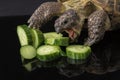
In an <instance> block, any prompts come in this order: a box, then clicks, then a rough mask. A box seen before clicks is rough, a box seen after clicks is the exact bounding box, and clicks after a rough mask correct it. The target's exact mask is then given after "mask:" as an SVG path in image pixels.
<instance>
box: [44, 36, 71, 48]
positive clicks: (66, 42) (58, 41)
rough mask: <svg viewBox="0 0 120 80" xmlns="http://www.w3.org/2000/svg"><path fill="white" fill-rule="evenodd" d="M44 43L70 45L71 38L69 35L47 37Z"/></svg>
mask: <svg viewBox="0 0 120 80" xmlns="http://www.w3.org/2000/svg"><path fill="white" fill-rule="evenodd" d="M44 43H45V44H46V45H56V46H68V45H69V38H68V37H61V38H47V39H45V41H44Z"/></svg>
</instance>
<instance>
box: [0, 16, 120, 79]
mask: <svg viewBox="0 0 120 80" xmlns="http://www.w3.org/2000/svg"><path fill="white" fill-rule="evenodd" d="M28 18H29V16H16V17H15V16H14V17H2V18H0V24H1V32H2V34H1V40H2V42H3V44H4V43H5V44H4V45H2V47H3V48H2V49H3V51H4V53H3V54H2V53H1V54H2V55H1V57H2V58H1V59H2V64H1V65H2V68H1V69H2V74H3V76H2V77H4V79H3V80H6V79H7V78H9V79H12V80H68V79H69V80H120V70H118V69H120V47H119V45H120V30H116V31H112V32H107V33H106V34H105V37H104V39H103V40H102V41H100V42H99V43H98V44H96V45H93V46H92V51H93V53H94V54H93V56H92V57H91V59H90V60H89V61H90V62H89V66H87V67H86V68H84V69H85V71H83V69H82V68H83V67H81V65H79V66H78V65H74V64H73V65H71V64H68V63H67V62H66V60H64V59H63V63H60V64H63V65H59V66H52V67H51V64H44V65H45V66H44V67H41V66H39V65H38V67H40V68H37V69H35V70H33V71H32V72H27V70H26V69H25V68H24V67H23V66H22V62H21V57H20V54H19V48H20V45H19V40H18V37H17V34H16V26H17V25H19V24H26V22H27V20H28ZM53 23H54V20H53V21H50V22H48V23H47V24H46V25H44V26H43V28H42V31H43V32H46V31H51V30H52V31H53V30H54V29H53V27H52V26H53ZM48 27H49V29H47V28H48ZM82 35H83V36H84V32H83V33H82ZM80 39H81V40H82V39H83V38H82V37H81V38H80ZM2 42H1V43H2ZM94 55H95V57H94ZM96 61H97V62H96ZM61 62H62V61H61ZM52 65H53V64H52ZM54 65H55V64H54ZM46 66H49V67H46ZM82 66H83V65H82ZM106 72H107V73H106ZM102 73H105V74H102ZM66 74H67V75H66ZM69 76H71V77H69Z"/></svg>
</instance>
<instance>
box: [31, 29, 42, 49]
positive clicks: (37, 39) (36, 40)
mask: <svg viewBox="0 0 120 80" xmlns="http://www.w3.org/2000/svg"><path fill="white" fill-rule="evenodd" d="M31 34H32V39H33V46H34V47H35V48H37V47H38V46H40V45H41V44H42V43H43V41H44V36H43V33H42V32H41V31H40V30H38V29H31Z"/></svg>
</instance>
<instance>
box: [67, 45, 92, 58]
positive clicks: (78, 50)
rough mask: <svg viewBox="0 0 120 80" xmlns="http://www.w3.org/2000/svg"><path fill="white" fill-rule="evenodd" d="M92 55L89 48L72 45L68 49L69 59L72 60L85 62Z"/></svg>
mask: <svg viewBox="0 0 120 80" xmlns="http://www.w3.org/2000/svg"><path fill="white" fill-rule="evenodd" d="M90 53H91V48H90V47H89V46H83V45H70V46H68V47H67V48H66V54H67V57H68V58H70V59H80V60H85V59H87V57H88V56H89V55H90Z"/></svg>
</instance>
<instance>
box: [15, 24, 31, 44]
mask: <svg viewBox="0 0 120 80" xmlns="http://www.w3.org/2000/svg"><path fill="white" fill-rule="evenodd" d="M17 34H18V38H19V41H20V44H21V46H24V45H32V43H33V41H32V35H31V32H30V29H29V28H28V27H27V25H19V26H17Z"/></svg>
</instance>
